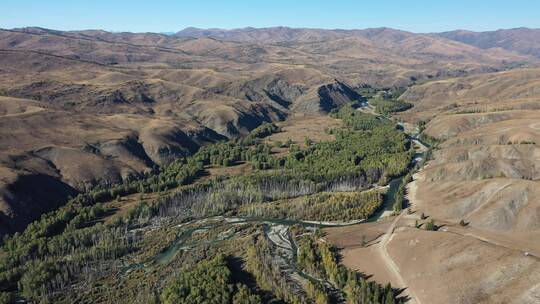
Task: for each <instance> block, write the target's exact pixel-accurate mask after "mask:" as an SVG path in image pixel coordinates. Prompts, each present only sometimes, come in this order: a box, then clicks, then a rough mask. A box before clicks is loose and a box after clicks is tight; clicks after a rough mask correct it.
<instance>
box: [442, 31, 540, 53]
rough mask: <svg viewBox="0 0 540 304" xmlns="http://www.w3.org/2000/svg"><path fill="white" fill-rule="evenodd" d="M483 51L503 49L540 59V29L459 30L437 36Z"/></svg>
mask: <svg viewBox="0 0 540 304" xmlns="http://www.w3.org/2000/svg"><path fill="white" fill-rule="evenodd" d="M437 36H439V37H444V38H448V39H452V40H455V41H459V42H462V43H466V44H469V45H472V46H475V47H478V48H482V49H490V48H502V49H505V50H509V51H515V52H517V53H520V54H525V55H531V56H535V57H540V29H530V28H525V27H522V28H515V29H501V30H497V31H489V32H473V31H465V30H457V31H451V32H444V33H439V34H437Z"/></svg>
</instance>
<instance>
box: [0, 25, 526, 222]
mask: <svg viewBox="0 0 540 304" xmlns="http://www.w3.org/2000/svg"><path fill="white" fill-rule="evenodd" d="M207 32H208V33H210V34H208V33H207ZM212 33H213V34H212ZM187 36H190V37H187ZM193 36H196V37H193ZM535 60H536V59H534V58H533V57H530V56H527V55H520V54H516V53H512V52H507V51H504V50H500V49H498V50H487V51H486V50H482V49H478V48H475V47H473V46H470V45H467V44H463V43H459V42H455V41H452V40H448V39H445V38H441V37H433V36H429V35H422V34H413V33H408V32H403V31H397V30H392V29H371V30H364V31H362V30H360V31H343V30H333V31H329V30H310V29H289V28H269V29H245V30H238V31H222V30H219V31H214V30H210V31H198V30H193V29H191V30H185V31H183V32H180V33H178V34H177V35H174V36H167V35H160V34H153V33H142V34H135V33H109V32H105V31H75V32H63V31H54V30H48V29H42V28H24V29H15V30H0V117H1V120H0V125H1V128H0V143H1V147H2V148H1V149H0V172H1V174H0V180H1V183H0V211H1V212H2V218H1V219H0V220H1V224H0V229H1V230H2V232H12V231H15V230H20V229H21V228H23V227H24V226H25V225H26V224H27V223H28V222H29V221H31V220H32V219H34V218H36V217H37V216H39V215H40V214H41V213H43V212H45V211H47V210H51V209H52V208H55V207H56V206H57V205H58V203H59V202H61V198H62V197H66V196H67V195H73V194H74V193H76V192H77V191H84V190H86V189H89V188H92V187H94V186H96V185H98V184H101V185H108V184H112V183H116V182H118V181H120V180H122V179H125V178H127V177H128V176H137V175H139V174H141V173H143V172H148V171H151V170H152V168H155V167H157V166H160V165H163V164H166V163H168V162H170V161H171V160H173V159H174V158H176V157H178V156H182V155H186V154H190V153H193V152H194V151H196V150H197V149H198V147H199V146H200V145H204V144H205V143H208V142H214V141H217V140H220V139H223V138H225V137H234V136H241V135H243V134H246V133H247V132H249V131H250V130H251V129H253V128H255V127H257V126H258V125H260V124H261V123H262V122H265V121H279V120H284V119H287V117H289V116H291V115H297V114H301V115H312V114H319V113H326V112H328V111H329V110H331V109H332V108H334V107H336V106H338V105H340V104H343V103H345V102H349V101H351V100H354V99H358V98H360V96H359V95H358V94H357V93H356V92H355V88H358V87H360V86H365V85H371V86H375V87H396V86H406V85H410V84H413V83H415V82H416V81H420V80H427V79H436V78H444V77H449V76H457V75H468V74H474V73H479V72H485V71H497V70H504V69H506V68H508V67H509V66H514V65H515V64H516V63H519V62H523V61H527V62H530V64H536V61H535Z"/></svg>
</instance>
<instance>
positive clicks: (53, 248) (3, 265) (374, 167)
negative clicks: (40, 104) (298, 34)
mask: <svg viewBox="0 0 540 304" xmlns="http://www.w3.org/2000/svg"><path fill="white" fill-rule="evenodd" d="M332 115H334V116H335V117H337V118H339V119H341V120H342V121H343V127H340V128H335V129H333V130H330V131H329V132H331V133H332V134H334V135H335V140H332V141H322V142H311V141H309V144H308V145H307V146H306V147H304V148H300V146H299V145H298V144H297V143H293V144H290V145H289V147H288V153H287V154H286V155H282V156H276V155H275V154H274V153H273V150H272V146H271V145H269V144H267V143H265V141H264V139H265V137H267V136H269V135H271V134H272V133H275V132H280V129H279V127H277V126H276V125H274V124H270V123H268V124H263V125H261V126H260V127H258V128H256V129H255V130H253V131H252V132H251V133H250V135H248V136H246V137H243V138H236V139H231V140H229V141H225V142H219V143H215V144H210V145H207V146H205V147H203V148H201V149H200V150H199V151H198V152H197V153H195V154H194V155H192V156H189V157H185V158H180V159H177V160H176V161H174V162H172V163H171V164H169V165H167V166H164V167H162V168H160V169H159V170H157V171H156V172H154V173H151V174H146V175H143V176H140V177H137V178H135V177H134V178H130V179H128V180H126V181H124V182H123V183H122V184H118V185H115V186H111V187H96V188H94V189H93V190H90V191H88V192H86V193H81V194H79V195H77V196H76V197H74V198H71V199H69V200H68V202H67V203H65V204H64V205H63V207H61V208H59V209H58V210H56V211H53V212H50V213H48V214H45V215H43V216H42V217H41V218H40V219H39V220H37V221H35V222H33V223H31V224H30V225H29V226H28V227H27V228H26V230H24V231H23V232H20V233H15V234H14V235H12V236H8V237H5V238H4V239H3V240H2V247H1V248H0V303H11V302H14V301H22V300H24V301H31V302H32V301H33V302H43V303H47V302H54V303H74V302H77V303H99V302H105V299H107V301H113V302H116V303H260V302H263V303H280V301H281V302H286V303H305V301H306V299H309V301H308V302H311V301H312V302H314V303H315V302H316V303H330V302H335V301H333V300H332V299H334V298H335V293H336V292H338V293H343V294H344V295H346V297H347V301H348V303H398V302H397V301H399V300H397V299H395V298H396V295H395V294H394V293H393V290H392V289H391V288H390V287H384V288H383V287H380V286H379V285H377V284H375V283H373V282H370V283H368V282H367V281H366V280H365V279H364V278H362V276H361V275H360V274H357V273H355V272H352V271H348V270H346V269H345V268H344V267H343V266H341V265H339V263H338V259H337V257H336V255H335V254H336V253H335V252H334V249H331V248H326V247H324V246H322V247H321V246H319V245H318V244H315V243H313V241H311V243H309V242H308V243H306V242H307V241H300V240H298V242H299V244H300V245H299V248H300V252H301V254H300V255H299V257H298V261H296V262H295V263H298V265H299V266H300V267H301V269H303V271H304V272H305V273H309V275H310V276H314V277H319V278H324V280H327V281H328V282H330V284H331V286H330V287H329V286H324V284H323V285H321V284H320V282H318V281H317V280H315V281H313V280H306V281H305V282H302V283H298V282H296V283H295V282H290V278H289V277H288V276H287V275H285V274H283V273H282V270H280V269H277V268H276V267H275V265H274V264H273V263H274V262H272V261H275V260H276V255H279V254H280V253H279V250H278V249H276V248H275V247H276V246H275V245H274V244H272V243H271V242H270V241H269V236H268V229H273V228H275V227H279V225H278V226H276V225H277V224H273V225H270V226H269V224H268V222H265V221H254V220H253V221H247V220H241V221H240V223H239V224H238V225H234V224H233V223H231V222H229V221H227V220H224V218H225V219H226V218H227V217H246V218H266V219H276V220H279V219H287V220H297V221H301V220H312V221H352V220H361V219H366V218H369V217H370V216H371V215H372V214H374V213H375V211H376V210H377V208H379V206H380V205H381V203H382V197H383V193H381V192H379V191H374V190H368V189H369V188H371V187H372V186H373V185H376V184H378V185H384V184H386V183H387V182H388V181H389V179H390V178H392V177H396V176H400V175H402V174H404V173H405V172H406V171H407V168H408V166H409V164H410V162H411V158H412V155H413V153H414V150H413V149H412V148H411V147H410V145H409V143H408V141H407V138H406V136H405V134H403V133H402V132H401V131H399V130H398V128H397V127H396V125H395V124H393V123H392V122H390V121H388V120H385V119H382V118H378V117H376V116H372V115H369V114H364V113H361V112H358V111H356V110H354V109H353V108H352V107H351V106H344V107H342V108H341V109H340V110H338V111H336V112H335V113H333V114H332ZM243 163H248V164H250V166H251V168H252V171H251V172H250V173H249V174H247V175H243V176H226V175H225V176H208V170H207V168H209V167H210V166H212V167H230V166H236V165H238V164H243ZM134 195H135V196H139V197H140V199H139V201H138V202H137V203H136V204H134V205H133V207H131V208H129V209H127V211H125V212H119V210H118V207H115V206H117V205H119V204H121V202H122V201H123V200H124V198H125V197H127V196H131V197H133V196H134ZM147 195H153V197H154V198H153V199H151V200H148V201H147V200H145V199H144V198H143V197H145V196H147ZM287 227H288V226H287ZM294 227H295V226H291V227H288V228H287V229H289V230H290V231H292V230H294V229H297V228H294ZM293 228H294V229H293ZM298 229H299V228H298ZM293 239H294V236H293ZM292 243H295V241H294V240H293V241H292ZM291 246H293V245H291ZM306 246H309V248H310V249H309V250H312V251H313V252H312V253H308V252H305V251H306V250H307V249H305V247H306ZM237 248H246V250H243V251H239V250H237ZM306 248H307V247H306ZM170 252H173V253H174V254H172V253H170ZM302 252H304V253H302ZM309 254H313V255H314V256H313V257H311V256H308V255H309ZM304 255H306V256H304ZM231 261H236V262H234V263H233V262H231ZM195 265H196V266H195ZM231 267H232V268H231ZM278 268H279V267H278ZM317 269H324V272H323V273H321V272H316V270H317ZM317 271H319V270H317ZM238 273H241V274H242V275H241V277H240V278H239V277H237V276H238V275H237V274H238ZM283 280H285V281H283ZM392 301H394V302H392Z"/></svg>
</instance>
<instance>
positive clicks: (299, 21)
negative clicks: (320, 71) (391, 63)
mask: <svg viewBox="0 0 540 304" xmlns="http://www.w3.org/2000/svg"><path fill="white" fill-rule="evenodd" d="M278 25H283V26H290V27H314V28H344V29H352V28H355V29H362V28H369V27H380V26H387V27H392V28H398V29H403V30H408V31H413V32H438V31H446V30H452V29H470V30H477V31H483V30H495V29H499V28H512V27H521V26H526V27H532V28H540V1H539V0H512V1H510V0H506V1H502V0H491V1H488V0H468V1H466V0H453V1H448V0H431V1H427V0H424V1H418V0H409V1H397V0H387V1H385V0H371V1H364V0H356V1H355V0H327V1H319V0H310V1H308V0H299V1H292V0H289V1H286V0H273V1H271V0H266V1H259V0H251V1H247V0H222V1H218V0H191V1H171V0H169V1H168V0H152V1H139V0H129V1H128V0H1V1H0V27H1V28H15V27H24V26H40V27H46V28H52V29H59V30H80V29H104V30H109V31H131V32H172V31H178V30H180V29H183V28H185V27H188V26H195V27H202V28H214V27H219V28H240V27H246V26H253V27H268V26H278Z"/></svg>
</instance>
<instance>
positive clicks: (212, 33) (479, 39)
mask: <svg viewBox="0 0 540 304" xmlns="http://www.w3.org/2000/svg"><path fill="white" fill-rule="evenodd" d="M418 35H431V36H435V37H442V38H447V39H450V40H454V41H458V42H461V43H465V44H468V45H471V46H474V47H478V48H481V49H490V48H502V49H505V50H509V51H515V52H517V53H520V54H525V55H532V56H535V57H540V29H530V28H525V27H522V28H514V29H500V30H496V31H486V32H474V31H467V30H455V31H450V32H442V33H432V34H414V33H410V32H406V31H401V30H395V29H391V28H372V29H364V30H341V29H335V30H323V29H309V28H289V27H272V28H251V27H248V28H242V29H232V30H223V29H199V28H194V27H189V28H186V29H184V30H182V31H179V32H177V33H176V34H175V36H177V37H198V38H200V37H210V38H216V39H223V40H231V41H242V42H263V43H287V42H317V41H327V40H331V39H337V38H344V37H362V38H366V39H370V40H377V41H379V42H382V41H386V42H389V43H390V42H394V43H396V42H399V41H402V40H405V39H408V38H410V37H413V36H418Z"/></svg>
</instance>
